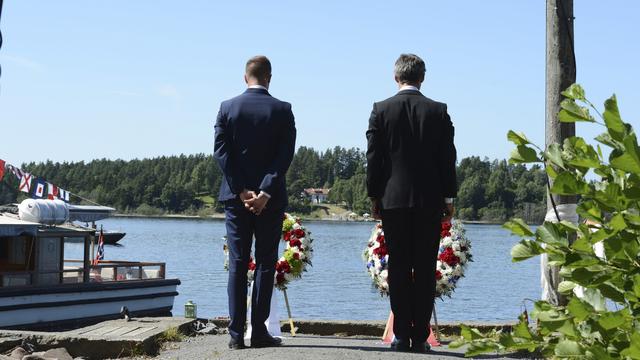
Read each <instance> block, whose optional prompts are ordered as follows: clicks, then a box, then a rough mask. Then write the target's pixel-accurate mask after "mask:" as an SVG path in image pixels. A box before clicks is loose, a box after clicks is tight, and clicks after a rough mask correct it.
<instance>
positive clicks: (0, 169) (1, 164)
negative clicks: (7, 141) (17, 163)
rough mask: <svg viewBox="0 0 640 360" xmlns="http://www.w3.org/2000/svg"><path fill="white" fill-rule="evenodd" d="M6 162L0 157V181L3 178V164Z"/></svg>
mask: <svg viewBox="0 0 640 360" xmlns="http://www.w3.org/2000/svg"><path fill="white" fill-rule="evenodd" d="M5 164H6V163H5V162H4V160H2V159H0V181H2V179H3V178H4V165H5Z"/></svg>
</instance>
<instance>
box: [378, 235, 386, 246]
mask: <svg viewBox="0 0 640 360" xmlns="http://www.w3.org/2000/svg"><path fill="white" fill-rule="evenodd" d="M378 242H379V243H380V244H381V245H384V242H385V241H384V235H378Z"/></svg>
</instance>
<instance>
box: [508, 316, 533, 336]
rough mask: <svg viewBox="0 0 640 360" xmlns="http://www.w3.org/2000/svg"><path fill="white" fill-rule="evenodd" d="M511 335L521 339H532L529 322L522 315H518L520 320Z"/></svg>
mask: <svg viewBox="0 0 640 360" xmlns="http://www.w3.org/2000/svg"><path fill="white" fill-rule="evenodd" d="M513 335H514V336H516V337H519V338H522V339H527V340H532V339H533V334H532V333H531V329H530V328H529V324H528V323H527V322H526V320H525V319H524V317H523V316H521V317H520V322H518V324H516V326H515V327H514V328H513Z"/></svg>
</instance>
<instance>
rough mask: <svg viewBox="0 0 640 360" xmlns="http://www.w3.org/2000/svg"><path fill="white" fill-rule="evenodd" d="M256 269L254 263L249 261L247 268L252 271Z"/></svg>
mask: <svg viewBox="0 0 640 360" xmlns="http://www.w3.org/2000/svg"><path fill="white" fill-rule="evenodd" d="M255 269H256V263H254V262H253V261H252V262H250V263H249V270H251V271H254V270H255Z"/></svg>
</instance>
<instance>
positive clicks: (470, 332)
mask: <svg viewBox="0 0 640 360" xmlns="http://www.w3.org/2000/svg"><path fill="white" fill-rule="evenodd" d="M460 335H461V336H462V337H463V338H464V339H465V340H467V341H473V340H479V339H484V335H482V333H481V332H480V331H478V329H474V328H471V327H469V326H467V325H464V324H460Z"/></svg>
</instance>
